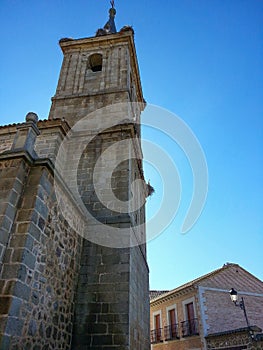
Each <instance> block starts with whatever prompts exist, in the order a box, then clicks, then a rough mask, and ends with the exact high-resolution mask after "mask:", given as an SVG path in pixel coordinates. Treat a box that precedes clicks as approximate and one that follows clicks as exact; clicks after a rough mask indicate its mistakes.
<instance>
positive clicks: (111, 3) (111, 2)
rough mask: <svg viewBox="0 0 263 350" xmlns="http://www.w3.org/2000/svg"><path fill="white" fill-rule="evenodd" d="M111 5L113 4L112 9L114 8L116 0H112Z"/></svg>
mask: <svg viewBox="0 0 263 350" xmlns="http://www.w3.org/2000/svg"><path fill="white" fill-rule="evenodd" d="M110 3H111V7H112V8H114V0H111V1H110Z"/></svg>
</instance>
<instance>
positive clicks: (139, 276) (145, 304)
mask: <svg viewBox="0 0 263 350" xmlns="http://www.w3.org/2000/svg"><path fill="white" fill-rule="evenodd" d="M115 14H116V10H115V8H114V2H112V8H111V9H110V11H109V20H108V22H107V23H106V24H105V26H104V28H102V29H99V30H98V31H97V33H96V36H94V37H91V38H84V39H76V40H75V39H68V38H64V39H61V40H60V42H59V43H60V47H61V49H62V52H63V55H64V58H63V64H62V68H61V72H60V77H59V82H58V86H57V90H56V94H55V96H54V97H53V98H52V105H51V109H50V114H49V118H48V120H45V121H37V116H36V115H35V114H32V113H31V114H29V115H28V116H27V119H26V122H25V123H22V124H19V125H12V126H6V127H2V128H0V138H1V141H3V142H2V143H1V145H2V146H1V147H2V148H1V149H0V163H1V164H0V171H1V180H0V190H1V191H0V195H1V203H2V205H1V206H0V220H1V221H0V224H1V236H0V268H1V270H0V326H1V327H0V349H2V348H3V349H12V348H15V346H17V347H18V348H19V346H20V347H21V346H22V345H23V346H27V349H30V350H31V349H35V348H34V347H38V349H41V350H42V349H43V350H44V349H49V348H52V349H72V350H75V349H78V350H82V349H109V348H110V349H123V350H124V349H127V350H128V349H130V350H135V349H138V350H139V349H140V350H149V348H150V345H149V293H148V292H149V291H148V272H149V271H148V266H147V261H146V244H145V223H144V219H145V211H144V204H145V199H146V197H147V190H148V188H147V185H146V184H145V182H144V177H143V169H142V152H141V142H140V114H141V112H142V110H143V109H144V107H145V102H144V99H143V94H142V88H141V83H140V75H139V69H138V62H137V57H136V51H135V45H134V32H133V29H132V28H131V27H123V28H122V29H121V30H120V31H119V32H117V30H116V26H115V23H114V17H115ZM7 179H8V181H7ZM65 208H66V209H65Z"/></svg>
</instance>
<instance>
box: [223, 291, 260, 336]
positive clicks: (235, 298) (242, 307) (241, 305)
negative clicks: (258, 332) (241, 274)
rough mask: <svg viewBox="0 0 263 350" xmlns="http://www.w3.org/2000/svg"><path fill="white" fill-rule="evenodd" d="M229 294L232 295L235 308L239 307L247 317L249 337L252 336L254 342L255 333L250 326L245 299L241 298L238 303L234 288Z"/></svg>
mask: <svg viewBox="0 0 263 350" xmlns="http://www.w3.org/2000/svg"><path fill="white" fill-rule="evenodd" d="M229 294H230V298H231V301H233V303H234V304H235V306H239V307H240V309H241V310H243V311H244V316H245V319H246V322H247V328H248V332H249V335H250V337H251V339H252V340H254V333H253V331H252V329H251V327H250V325H249V322H248V318H247V312H246V307H245V301H244V299H243V297H241V301H239V302H238V294H237V291H236V290H235V289H234V288H231V289H230V291H229Z"/></svg>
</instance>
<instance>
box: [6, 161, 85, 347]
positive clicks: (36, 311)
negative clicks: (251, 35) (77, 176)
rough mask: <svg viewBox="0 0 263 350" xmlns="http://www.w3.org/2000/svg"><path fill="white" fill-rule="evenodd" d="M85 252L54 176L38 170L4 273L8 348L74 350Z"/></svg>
mask: <svg viewBox="0 0 263 350" xmlns="http://www.w3.org/2000/svg"><path fill="white" fill-rule="evenodd" d="M80 250H81V239H80V237H79V236H78V235H77V234H76V233H75V232H74V231H72V229H71V228H70V227H69V226H68V224H67V222H66V221H65V220H64V218H63V217H62V215H61V214H60V211H59V207H58V206H57V204H56V197H55V193H54V189H53V176H52V175H51V174H50V172H49V171H48V170H47V169H46V168H45V167H42V166H39V167H32V168H31V169H30V172H29V174H28V177H27V179H26V182H25V183H24V193H23V200H22V201H20V204H19V207H18V211H17V215H16V222H15V224H14V225H13V227H12V234H11V236H10V239H9V242H8V244H7V249H6V252H5V256H4V260H3V263H4V264H3V269H2V272H1V280H0V283H1V284H0V285H1V291H0V293H1V296H0V298H1V302H0V305H1V328H0V329H1V334H2V335H1V336H0V337H1V338H0V339H1V344H2V345H1V346H2V348H3V349H9V348H10V349H11V348H12V349H15V348H18V349H21V348H22V346H23V347H24V346H25V347H26V348H27V349H35V348H39V349H50V348H54V349H70V343H71V333H72V322H73V299H74V289H75V286H76V275H77V272H78V269H79V258H78V257H79V256H80ZM1 346H0V347H1Z"/></svg>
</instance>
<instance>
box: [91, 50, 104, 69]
mask: <svg viewBox="0 0 263 350" xmlns="http://www.w3.org/2000/svg"><path fill="white" fill-rule="evenodd" d="M89 64H90V69H91V70H92V72H100V71H101V70H102V55H101V54H99V53H94V54H93V55H91V56H90V57H89Z"/></svg>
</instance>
